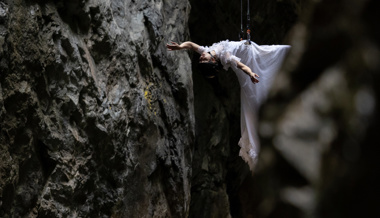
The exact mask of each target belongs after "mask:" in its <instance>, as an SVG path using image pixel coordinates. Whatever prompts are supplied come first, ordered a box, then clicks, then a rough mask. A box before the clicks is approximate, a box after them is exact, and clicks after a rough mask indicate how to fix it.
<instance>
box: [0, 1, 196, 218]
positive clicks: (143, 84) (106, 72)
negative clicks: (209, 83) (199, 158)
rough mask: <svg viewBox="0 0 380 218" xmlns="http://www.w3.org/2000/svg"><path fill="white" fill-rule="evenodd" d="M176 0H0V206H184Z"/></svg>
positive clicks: (189, 120) (95, 213)
mask: <svg viewBox="0 0 380 218" xmlns="http://www.w3.org/2000/svg"><path fill="white" fill-rule="evenodd" d="M189 12H190V5H189V3H188V2H187V1H186V0H184V1H148V0H147V1H134V0H132V1H121V0H115V1H114V0H113V1H96V0H94V1H90V0H81V1H76V0H69V1H64V0H62V1H49V0H27V1H22V0H15V1H7V0H5V1H4V0H2V1H0V58H1V60H0V72H1V74H0V81H1V83H0V121H1V122H0V126H1V130H0V156H1V157H0V175H1V176H0V195H1V198H0V216H1V217H21V216H26V217H37V216H38V217H111V216H112V217H186V216H187V214H188V212H189V204H190V174H191V158H192V149H191V148H192V145H193V143H194V134H195V131H194V125H195V124H194V111H193V92H192V78H191V64H190V58H189V56H188V54H187V53H186V52H182V53H168V52H167V51H166V47H165V44H166V43H167V42H168V41H170V40H175V41H185V40H186V39H187V38H188V36H189V32H188V27H187V19H188V16H189Z"/></svg>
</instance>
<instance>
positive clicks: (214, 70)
mask: <svg viewBox="0 0 380 218" xmlns="http://www.w3.org/2000/svg"><path fill="white" fill-rule="evenodd" d="M222 68H223V67H222V63H220V61H219V60H218V61H216V62H212V61H209V62H202V63H198V69H199V71H200V72H201V73H202V74H203V75H204V76H205V77H208V78H212V77H215V76H216V75H217V74H218V72H219V71H220V70H221V69H222Z"/></svg>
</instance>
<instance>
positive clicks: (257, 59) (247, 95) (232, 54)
mask: <svg viewBox="0 0 380 218" xmlns="http://www.w3.org/2000/svg"><path fill="white" fill-rule="evenodd" d="M166 47H167V48H168V50H170V51H174V50H182V49H191V50H194V51H196V52H198V53H199V54H200V55H201V56H200V58H199V64H198V67H199V70H200V71H201V72H202V73H203V74H204V75H205V76H206V77H210V78H211V77H215V76H216V75H217V74H218V73H219V72H220V71H221V70H222V69H224V70H228V68H230V67H231V68H232V70H233V71H234V72H235V74H236V75H237V77H238V80H239V84H240V88H241V91H240V95H241V138H240V141H239V146H240V147H241V148H240V152H239V155H240V156H241V157H242V158H243V160H245V161H246V162H247V163H248V165H249V167H250V169H251V171H253V169H254V166H255V164H256V162H257V158H258V156H257V155H258V152H259V140H258V135H257V134H258V133H257V127H258V125H257V113H258V109H259V107H260V105H261V103H262V102H263V101H264V99H265V98H266V96H267V94H268V91H269V88H270V86H271V84H272V82H273V79H274V76H275V74H276V72H277V71H278V70H279V68H280V67H281V65H282V62H283V60H284V58H285V56H286V54H287V52H288V51H289V49H290V46H289V45H261V46H260V45H257V44H256V43H254V42H252V41H251V42H250V44H247V43H245V41H228V40H226V41H221V42H219V43H214V44H213V45H212V46H210V47H208V46H199V45H197V44H196V43H193V42H190V41H188V42H184V43H182V44H177V43H175V42H171V43H170V44H167V45H166ZM259 78H260V82H259Z"/></svg>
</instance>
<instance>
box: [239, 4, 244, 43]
mask: <svg viewBox="0 0 380 218" xmlns="http://www.w3.org/2000/svg"><path fill="white" fill-rule="evenodd" d="M239 38H240V41H242V40H243V38H244V30H243V0H240V33H239Z"/></svg>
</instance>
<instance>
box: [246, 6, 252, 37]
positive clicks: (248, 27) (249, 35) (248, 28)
mask: <svg viewBox="0 0 380 218" xmlns="http://www.w3.org/2000/svg"><path fill="white" fill-rule="evenodd" d="M250 22H251V19H250V14H249V0H247V44H251V29H250V26H249V24H250Z"/></svg>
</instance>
